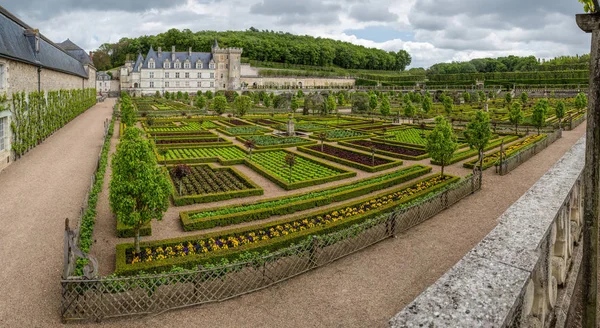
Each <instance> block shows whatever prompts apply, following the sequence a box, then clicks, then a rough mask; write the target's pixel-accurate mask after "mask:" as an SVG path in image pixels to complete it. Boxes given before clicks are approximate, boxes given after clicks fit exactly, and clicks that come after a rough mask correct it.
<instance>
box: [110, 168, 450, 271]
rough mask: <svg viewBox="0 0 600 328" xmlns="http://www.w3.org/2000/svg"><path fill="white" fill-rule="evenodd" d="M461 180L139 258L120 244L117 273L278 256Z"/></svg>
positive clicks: (169, 244)
mask: <svg viewBox="0 0 600 328" xmlns="http://www.w3.org/2000/svg"><path fill="white" fill-rule="evenodd" d="M458 180H460V179H459V178H457V177H452V176H448V175H446V176H444V177H441V176H439V175H436V176H434V177H429V178H426V179H423V180H421V181H418V182H415V183H414V184H412V185H410V186H407V187H401V188H398V189H396V190H392V191H389V192H384V193H381V194H378V195H375V196H373V197H371V198H370V199H368V200H361V201H357V202H355V203H351V204H346V205H344V206H340V207H339V208H334V209H328V210H320V211H315V212H312V213H309V214H304V215H301V216H298V217H293V218H288V219H285V220H280V221H275V222H269V223H265V224H260V225H254V226H249V227H243V228H238V229H232V230H227V231H220V232H215V233H212V234H206V235H201V236H195V237H184V238H177V239H171V240H163V241H153V242H147V243H142V249H143V250H142V254H139V255H137V254H135V253H134V248H133V244H131V243H128V244H120V245H117V247H116V253H117V259H116V271H115V273H116V274H118V275H128V274H135V273H137V272H139V271H145V272H162V271H166V270H169V269H171V268H173V267H174V266H178V267H183V268H191V267H195V266H197V265H198V264H206V263H215V262H217V261H221V260H223V259H233V258H235V257H237V256H239V254H240V253H241V252H247V251H253V252H262V251H274V250H278V249H281V248H284V247H286V246H289V245H290V244H293V243H299V242H302V241H303V240H305V239H306V238H309V237H310V236H312V235H321V234H326V233H330V232H334V231H337V230H340V229H343V228H346V227H349V226H351V225H354V224H357V223H360V222H363V221H364V220H367V219H370V218H374V217H377V216H379V215H381V214H384V213H387V212H390V211H393V210H396V209H398V208H401V207H405V206H408V205H410V204H411V202H414V201H418V200H419V199H421V198H422V197H425V196H427V195H429V194H432V193H435V192H439V191H440V190H443V188H445V187H447V186H448V185H449V184H451V183H453V182H456V181H458Z"/></svg>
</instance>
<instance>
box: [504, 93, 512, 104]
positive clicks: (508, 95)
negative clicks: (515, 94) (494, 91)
mask: <svg viewBox="0 0 600 328" xmlns="http://www.w3.org/2000/svg"><path fill="white" fill-rule="evenodd" d="M504 101H506V104H508V105H510V103H511V102H512V94H511V93H510V92H507V93H505V94H504Z"/></svg>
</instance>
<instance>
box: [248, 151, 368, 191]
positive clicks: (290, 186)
mask: <svg viewBox="0 0 600 328" xmlns="http://www.w3.org/2000/svg"><path fill="white" fill-rule="evenodd" d="M282 150H283V151H285V152H287V153H292V154H294V155H296V156H299V157H302V158H304V159H305V160H308V161H312V162H315V163H318V164H319V165H322V166H325V167H327V168H329V169H332V170H335V171H338V172H340V174H338V175H335V176H331V177H325V178H319V179H312V180H305V181H298V182H293V183H289V182H288V181H286V180H283V179H281V178H279V177H277V176H275V175H273V174H271V173H269V172H268V171H266V170H265V169H263V168H262V166H260V165H258V164H256V163H254V162H252V161H250V160H249V159H247V158H244V159H243V163H244V164H246V166H248V167H250V168H251V169H253V170H254V171H256V172H257V173H259V174H260V175H262V176H263V177H265V178H267V179H269V180H271V181H272V182H273V183H275V184H276V185H278V186H280V187H281V188H283V189H285V190H293V189H300V188H305V187H311V186H315V185H319V184H323V183H328V182H333V181H339V180H343V179H347V178H352V177H355V176H356V172H351V171H348V170H344V169H342V168H341V167H337V166H334V165H330V164H327V163H325V162H322V161H318V160H316V159H312V158H308V157H304V156H300V155H299V154H296V153H293V152H291V151H289V150H286V149H282ZM267 151H268V150H267ZM259 152H260V151H259ZM255 153H256V152H255Z"/></svg>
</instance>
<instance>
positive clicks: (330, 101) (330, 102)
mask: <svg viewBox="0 0 600 328" xmlns="http://www.w3.org/2000/svg"><path fill="white" fill-rule="evenodd" d="M325 107H326V108H327V113H334V112H335V111H336V109H337V104H336V103H335V98H334V97H333V96H332V95H329V96H327V101H326V102H325Z"/></svg>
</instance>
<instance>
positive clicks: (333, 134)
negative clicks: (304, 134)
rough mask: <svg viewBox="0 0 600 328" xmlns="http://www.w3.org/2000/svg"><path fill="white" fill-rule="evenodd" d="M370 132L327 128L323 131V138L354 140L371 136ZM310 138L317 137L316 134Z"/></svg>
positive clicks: (329, 139) (328, 139)
mask: <svg viewBox="0 0 600 328" xmlns="http://www.w3.org/2000/svg"><path fill="white" fill-rule="evenodd" d="M372 136H373V135H372V134H369V133H365V132H360V131H353V130H329V131H325V140H327V141H342V140H354V139H366V138H369V137H372ZM310 138H312V139H319V136H318V135H315V134H313V135H311V136H310Z"/></svg>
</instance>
